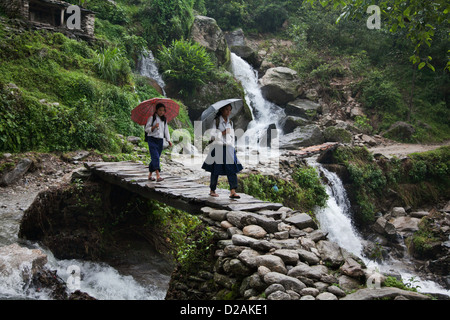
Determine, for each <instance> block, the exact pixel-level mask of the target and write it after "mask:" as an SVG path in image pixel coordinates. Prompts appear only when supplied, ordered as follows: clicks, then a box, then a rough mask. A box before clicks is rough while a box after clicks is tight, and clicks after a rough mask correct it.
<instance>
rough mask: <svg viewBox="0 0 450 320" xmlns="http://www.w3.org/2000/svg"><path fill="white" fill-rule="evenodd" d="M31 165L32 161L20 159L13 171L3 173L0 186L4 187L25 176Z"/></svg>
mask: <svg viewBox="0 0 450 320" xmlns="http://www.w3.org/2000/svg"><path fill="white" fill-rule="evenodd" d="M32 164H33V161H32V160H30V159H27V158H24V159H21V160H20V161H19V163H18V164H17V165H16V166H15V167H14V169H13V170H11V171H9V172H7V173H5V174H4V175H3V177H1V179H0V186H1V187H6V186H9V185H11V184H13V183H15V182H16V181H18V180H19V179H20V178H22V177H23V176H24V175H25V173H27V171H28V169H30V167H31V165H32Z"/></svg>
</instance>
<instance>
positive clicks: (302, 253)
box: [297, 243, 320, 265]
mask: <svg viewBox="0 0 450 320" xmlns="http://www.w3.org/2000/svg"><path fill="white" fill-rule="evenodd" d="M302 245H303V243H302ZM297 253H298V256H299V257H300V260H302V261H306V262H308V264H310V265H312V264H318V263H319V262H320V258H319V257H318V256H317V255H315V254H314V253H312V252H310V251H307V250H303V249H297Z"/></svg>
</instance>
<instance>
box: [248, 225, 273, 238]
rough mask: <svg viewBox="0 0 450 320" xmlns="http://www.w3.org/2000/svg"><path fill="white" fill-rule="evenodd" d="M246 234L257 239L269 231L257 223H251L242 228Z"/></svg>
mask: <svg viewBox="0 0 450 320" xmlns="http://www.w3.org/2000/svg"><path fill="white" fill-rule="evenodd" d="M242 232H243V233H244V235H245V236H249V237H252V238H256V239H262V238H264V237H265V236H266V234H267V232H266V230H264V229H263V228H261V227H260V226H257V225H249V226H246V227H244V229H242Z"/></svg>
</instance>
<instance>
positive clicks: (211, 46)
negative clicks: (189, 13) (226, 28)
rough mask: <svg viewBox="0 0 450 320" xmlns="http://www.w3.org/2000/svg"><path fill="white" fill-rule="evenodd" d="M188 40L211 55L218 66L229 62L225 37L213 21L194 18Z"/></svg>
mask: <svg viewBox="0 0 450 320" xmlns="http://www.w3.org/2000/svg"><path fill="white" fill-rule="evenodd" d="M190 38H191V39H192V40H194V41H195V42H197V43H199V44H200V45H201V46H203V47H205V48H206V49H207V50H208V51H209V52H211V53H213V54H214V55H215V56H216V58H217V62H218V63H219V64H220V65H222V64H225V63H228V62H229V61H230V51H229V49H228V45H227V41H226V40H225V35H224V34H223V32H222V30H221V29H220V27H219V25H218V24H217V22H216V20H215V19H213V18H210V17H205V16H195V18H194V23H193V25H192V28H191V34H190Z"/></svg>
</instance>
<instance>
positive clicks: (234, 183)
mask: <svg viewBox="0 0 450 320" xmlns="http://www.w3.org/2000/svg"><path fill="white" fill-rule="evenodd" d="M227 178H228V183H229V184H230V190H232V189H235V190H236V189H237V187H238V178H237V174H236V173H232V174H228V175H227ZM218 181H219V176H218V175H215V174H212V173H211V181H210V184H209V187H210V189H211V191H216V188H217V182H218Z"/></svg>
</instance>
